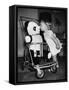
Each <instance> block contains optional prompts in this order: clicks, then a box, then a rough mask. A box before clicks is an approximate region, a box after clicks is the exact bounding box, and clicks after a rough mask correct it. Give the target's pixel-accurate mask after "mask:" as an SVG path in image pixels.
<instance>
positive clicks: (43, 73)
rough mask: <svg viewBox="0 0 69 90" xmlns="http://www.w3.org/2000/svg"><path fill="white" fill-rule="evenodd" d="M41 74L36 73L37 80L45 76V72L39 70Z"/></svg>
mask: <svg viewBox="0 0 69 90" xmlns="http://www.w3.org/2000/svg"><path fill="white" fill-rule="evenodd" d="M40 71H41V72H40V73H39V72H38V71H37V72H36V77H37V78H38V79H42V78H43V77H44V75H45V71H44V70H40Z"/></svg>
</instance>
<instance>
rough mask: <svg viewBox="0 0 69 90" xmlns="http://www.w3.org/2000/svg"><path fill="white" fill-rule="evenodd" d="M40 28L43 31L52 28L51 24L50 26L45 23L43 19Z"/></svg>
mask: <svg viewBox="0 0 69 90" xmlns="http://www.w3.org/2000/svg"><path fill="white" fill-rule="evenodd" d="M40 28H41V31H46V30H49V29H50V26H49V24H48V23H45V22H43V21H41V23H40Z"/></svg>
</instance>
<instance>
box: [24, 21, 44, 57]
mask: <svg viewBox="0 0 69 90" xmlns="http://www.w3.org/2000/svg"><path fill="white" fill-rule="evenodd" d="M27 32H28V35H27V36H26V37H25V41H26V43H29V44H30V45H29V49H30V50H32V51H33V52H34V57H41V55H42V49H41V48H42V45H41V43H42V42H43V40H42V36H41V35H40V26H39V25H38V24H37V23H35V22H34V21H30V22H28V25H27ZM37 52H39V54H37Z"/></svg>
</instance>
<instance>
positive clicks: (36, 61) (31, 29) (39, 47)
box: [25, 21, 57, 78]
mask: <svg viewBox="0 0 69 90" xmlns="http://www.w3.org/2000/svg"><path fill="white" fill-rule="evenodd" d="M27 33H28V34H27V35H26V36H25V42H26V45H27V47H28V49H29V54H30V57H31V61H30V62H31V66H32V67H33V69H34V70H36V76H37V78H43V77H44V75H45V71H44V69H46V68H48V69H49V68H50V70H51V71H52V72H55V71H56V70H57V68H56V62H50V63H46V62H44V64H40V62H41V60H42V59H41V58H42V57H43V39H42V36H41V35H40V26H39V25H38V24H37V23H36V22H34V21H30V22H28V25H27ZM26 57H27V56H26ZM48 58H49V59H50V58H51V53H50V52H49V53H48Z"/></svg>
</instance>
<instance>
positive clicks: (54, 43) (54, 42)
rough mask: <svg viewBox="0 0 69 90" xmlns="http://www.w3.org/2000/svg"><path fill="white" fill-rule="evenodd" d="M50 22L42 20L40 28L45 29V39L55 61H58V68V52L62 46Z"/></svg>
mask: <svg viewBox="0 0 69 90" xmlns="http://www.w3.org/2000/svg"><path fill="white" fill-rule="evenodd" d="M49 25H50V23H49V22H45V21H43V20H41V22H40V28H41V31H43V35H44V39H45V41H46V43H47V44H48V46H49V49H50V52H51V55H52V58H53V61H55V62H56V63H57V68H58V67H59V65H58V61H57V54H58V53H59V52H60V50H61V48H62V46H61V43H60V41H59V39H58V38H57V37H56V35H55V34H54V33H53V32H52V31H51V30H50V26H49Z"/></svg>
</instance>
